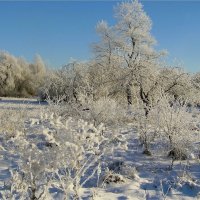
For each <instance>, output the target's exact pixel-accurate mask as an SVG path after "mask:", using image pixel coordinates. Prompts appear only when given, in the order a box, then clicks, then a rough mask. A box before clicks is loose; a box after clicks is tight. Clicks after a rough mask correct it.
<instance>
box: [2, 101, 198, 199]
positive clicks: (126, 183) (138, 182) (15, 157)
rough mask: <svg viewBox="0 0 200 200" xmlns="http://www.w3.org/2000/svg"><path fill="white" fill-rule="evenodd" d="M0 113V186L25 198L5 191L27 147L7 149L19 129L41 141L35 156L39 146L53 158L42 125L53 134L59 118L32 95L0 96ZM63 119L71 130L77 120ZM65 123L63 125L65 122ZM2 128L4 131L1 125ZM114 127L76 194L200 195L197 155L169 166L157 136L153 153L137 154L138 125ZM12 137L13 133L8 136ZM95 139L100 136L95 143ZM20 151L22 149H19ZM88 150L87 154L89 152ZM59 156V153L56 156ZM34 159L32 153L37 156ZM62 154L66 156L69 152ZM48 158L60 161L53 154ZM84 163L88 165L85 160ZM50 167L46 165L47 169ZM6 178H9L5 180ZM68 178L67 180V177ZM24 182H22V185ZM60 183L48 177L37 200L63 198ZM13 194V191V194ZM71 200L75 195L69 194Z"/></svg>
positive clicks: (31, 140) (139, 149) (60, 124)
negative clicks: (16, 97)
mask: <svg viewBox="0 0 200 200" xmlns="http://www.w3.org/2000/svg"><path fill="white" fill-rule="evenodd" d="M194 112H195V115H199V114H200V112H199V111H198V110H196V109H195V110H194ZM44 113H45V114H44ZM0 117H1V118H0V120H1V127H0V131H1V132H0V152H1V154H0V191H1V192H2V191H4V192H5V191H8V192H7V193H6V195H7V199H28V198H25V197H20V198H19V197H17V195H16V198H15V197H12V196H9V192H10V191H11V188H10V185H9V184H11V185H12V184H13V188H15V187H16V185H15V184H14V182H13V181H14V180H15V179H11V174H13V171H15V170H21V169H22V166H24V165H21V162H23V161H22V160H21V159H20V158H26V156H28V155H29V156H30V154H28V151H29V149H26V148H27V147H25V146H23V145H24V144H21V146H23V147H24V149H23V152H22V153H19V152H21V150H22V149H21V148H19V152H15V151H13V150H10V145H13V143H14V142H15V141H16V142H18V143H19V144H20V142H23V141H22V140H21V138H22V136H21V135H20V134H21V133H20V131H22V129H24V130H25V131H26V137H27V138H28V139H27V141H29V144H30V143H34V144H35V145H36V146H39V145H40V147H41V148H40V153H41V154H40V157H38V159H40V158H41V160H40V162H41V163H42V161H43V160H42V159H44V160H46V157H42V151H43V150H44V152H45V155H48V156H49V159H54V155H53V156H52V155H49V154H48V153H47V151H46V150H45V148H46V147H45V148H44V147H43V143H42V142H44V141H49V143H48V144H49V145H48V148H52V149H53V148H54V147H52V146H53V140H54V139H55V138H53V137H51V138H50V136H51V134H50V132H48V134H49V135H48V134H47V135H48V137H49V138H47V136H45V137H44V135H45V134H46V132H45V131H46V130H47V129H48V130H52V131H55V129H57V130H56V131H57V134H59V133H60V132H61V130H64V128H63V124H64V121H62V119H61V118H59V117H56V116H53V114H50V113H49V112H48V105H47V103H45V102H43V103H39V102H38V101H37V100H34V99H13V98H2V99H1V100H0ZM47 119H50V120H47ZM66 123H68V129H67V128H65V129H67V130H72V128H73V126H75V124H76V120H74V119H69V120H68V122H66ZM69 123H71V124H69ZM196 125H197V127H199V125H200V123H199V122H198V121H196ZM65 126H67V125H66V124H65ZM5 127H6V129H7V130H5ZM69 127H71V128H69ZM75 129H76V128H75ZM75 129H73V130H75ZM90 129H92V127H90ZM90 129H88V130H90ZM116 131H117V132H118V133H117V136H116V137H115V140H116V139H118V142H116V143H114V142H113V143H112V145H111V143H109V144H108V145H107V146H103V148H107V150H105V153H104V154H102V156H101V157H100V156H99V157H98V159H99V161H98V162H94V163H93V164H92V165H91V166H89V167H88V168H87V167H86V168H87V170H85V173H83V174H84V175H83V176H82V179H83V180H82V182H84V181H85V180H86V179H87V178H86V179H84V176H90V175H87V173H89V174H91V171H93V172H94V173H93V172H92V173H93V174H92V176H91V178H90V179H88V181H85V183H84V184H83V185H81V187H79V188H78V194H79V195H80V199H85V200H86V199H95V200H100V199H101V200H103V199H104V200H107V199H109V200H126V199H127V200H129V199H130V200H131V199H132V200H134V199H135V200H137V199H138V200H139V199H141V200H143V199H149V200H150V199H151V200H156V199H158V200H159V199H177V200H178V199H180V200H186V199H188V200H191V199H200V160H199V159H197V156H196V155H191V156H190V158H189V159H187V160H182V161H180V160H179V161H174V164H173V167H171V163H172V161H171V158H168V157H166V155H165V154H164V152H163V150H162V149H163V148H161V147H162V141H161V142H160V143H159V144H158V143H152V146H151V149H152V156H148V155H144V154H142V146H141V144H140V142H139V140H138V134H137V128H136V127H134V125H133V124H131V123H130V124H129V125H127V126H126V127H121V128H118V130H115V132H116ZM7 132H11V133H12V134H16V135H17V136H16V135H15V136H12V135H11V136H9V137H6V134H7ZM41 132H42V133H43V134H44V135H43V136H42V135H40V133H41ZM94 132H95V131H94ZM195 132H196V133H199V130H197V129H196V130H195ZM92 133H93V132H92ZM111 134H112V133H111V130H105V133H104V138H110V135H111ZM40 136H41V137H40ZM12 137H13V138H14V139H13V140H12ZM17 137H18V138H19V140H18V139H17ZM23 137H25V136H23ZM10 138H11V139H10ZM36 138H37V139H36ZM64 138H65V137H63V139H64ZM6 140H7V141H6ZM11 140H12V141H11ZM42 140H43V141H42ZM60 141H62V140H60ZM99 141H100V139H99V140H98V142H99ZM101 141H103V140H101ZM105 141H106V140H105ZM12 142H13V143H12ZM63 142H68V141H63ZM69 142H70V140H69ZM98 142H96V143H98ZM198 142H199V141H196V144H197V143H198ZM8 143H9V144H8ZM99 143H100V142H99ZM46 144H47V143H46ZM196 144H195V145H196ZM59 145H60V146H62V144H60V143H59V142H58V144H57V146H59ZM66 145H67V144H66ZM101 145H103V142H102V143H101V144H100V145H99V146H98V150H101ZM46 146H47V145H46ZM28 147H29V146H28ZM79 147H80V146H79ZM55 148H56V147H55ZM25 150H26V152H24V151H25ZM77 150H79V149H77ZM102 151H103V150H102ZM48 152H49V150H48ZM50 152H51V151H50ZM53 152H54V151H53ZM63 152H64V151H63ZM88 152H89V151H88ZM158 152H159V154H158ZM26 153H27V154H26ZM46 153H47V154H46ZM99 154H100V153H99ZM56 155H57V154H55V157H56ZM87 155H92V154H89V153H88V154H87ZM20 156H21V157H20ZM51 156H52V157H51ZM59 156H60V155H59ZM59 156H58V158H60V157H59ZM67 156H69V155H67ZM34 158H37V156H36V157H34ZM67 158H68V159H70V157H67ZM52 161H53V162H59V160H57V158H55V160H52ZM81 161H84V160H81ZM81 161H80V162H81ZM100 162H101V166H102V168H101V169H99V167H97V165H99V164H97V163H100ZM85 163H86V164H88V165H89V164H90V163H87V162H85ZM54 164H55V163H54ZM26 165H27V166H28V163H27V162H26V163H25V166H24V167H25V168H26V167H27V166H26ZM19 166H20V167H19ZM47 166H49V165H47ZM63 166H64V165H63ZM61 168H62V166H61ZM95 168H97V170H94V169H95ZM28 169H30V168H28ZM28 169H26V173H29V172H28ZM39 169H40V168H39V167H38V168H36V172H35V173H36V174H37V173H39V172H37V170H39ZM45 170H46V169H45ZM99 170H100V171H99ZM106 170H109V172H106ZM52 171H53V170H52V169H51V172H52ZM41 174H43V172H41ZM97 179H98V181H97ZM10 180H12V181H11V182H9V181H10ZM62 180H63V179H62ZM15 181H16V180H15ZM80 182H81V181H80ZM68 183H69V184H70V182H68ZM25 184H28V182H27V181H26V182H25ZM26 186H27V185H25V186H24V187H26ZM61 188H62V187H61V186H60V185H59V184H55V183H54V182H53V183H52V182H51V184H50V186H49V188H48V189H49V191H50V195H49V196H48V195H46V196H45V195H44V196H43V198H38V199H68V197H66V196H65V195H64V192H63V191H64V190H61ZM14 193H15V192H14ZM14 193H12V195H13V194H14ZM2 194H3V193H2ZM71 198H72V197H69V199H71ZM0 199H3V196H1V197H0ZM74 199H77V198H75V197H74Z"/></svg>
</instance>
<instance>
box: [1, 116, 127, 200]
mask: <svg viewBox="0 0 200 200" xmlns="http://www.w3.org/2000/svg"><path fill="white" fill-rule="evenodd" d="M103 130H104V126H103V124H99V126H97V127H95V126H94V125H93V124H89V123H87V122H85V121H83V120H78V121H77V120H75V121H74V120H73V119H72V118H69V119H67V120H64V119H63V118H62V117H60V116H56V115H55V114H54V113H52V114H51V115H49V114H47V113H46V114H41V117H40V118H39V119H38V118H31V119H29V120H28V121H26V122H25V128H24V130H22V131H15V134H13V135H12V137H11V138H7V139H6V140H7V142H5V147H4V148H5V150H6V151H7V153H9V154H10V155H13V154H14V155H15V156H16V157H17V158H18V160H17V166H18V167H17V168H15V169H10V172H11V179H10V181H9V182H7V183H5V185H6V188H7V190H5V191H4V192H2V194H1V195H4V196H5V198H7V199H9V198H11V197H12V198H14V199H15V198H18V197H21V198H24V199H26V198H31V199H36V198H37V199H40V198H41V199H42V198H44V199H45V198H46V199H48V198H50V196H51V195H55V194H51V189H52V188H54V191H57V192H58V193H60V194H62V195H63V196H64V197H65V198H68V197H69V196H74V198H75V197H78V196H79V188H80V187H82V186H84V185H85V184H87V182H88V181H89V180H90V179H92V178H94V177H96V178H95V179H96V181H98V179H99V178H98V177H99V176H101V173H102V172H101V165H102V164H103V163H104V164H103V165H104V167H105V166H106V163H105V162H104V161H105V157H106V156H107V157H108V156H109V155H110V154H112V152H111V151H110V147H111V146H113V147H112V148H113V149H115V148H120V145H122V146H123V144H121V143H120V141H121V140H118V139H117V138H118V135H117V134H112V133H107V134H102V132H103ZM6 140H4V141H6Z"/></svg>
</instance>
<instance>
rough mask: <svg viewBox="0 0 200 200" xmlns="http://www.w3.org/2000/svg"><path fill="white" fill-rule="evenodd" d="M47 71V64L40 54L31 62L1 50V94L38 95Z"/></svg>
mask: <svg viewBox="0 0 200 200" xmlns="http://www.w3.org/2000/svg"><path fill="white" fill-rule="evenodd" d="M45 73H46V69H45V64H44V62H43V61H42V58H41V57H40V56H37V57H36V60H35V62H34V63H33V64H30V63H28V62H27V61H26V60H25V59H23V58H20V57H15V56H13V55H11V54H9V53H7V52H0V95H1V96H21V97H28V96H31V95H36V93H37V90H38V88H39V87H40V86H41V85H42V84H43V82H44V76H45Z"/></svg>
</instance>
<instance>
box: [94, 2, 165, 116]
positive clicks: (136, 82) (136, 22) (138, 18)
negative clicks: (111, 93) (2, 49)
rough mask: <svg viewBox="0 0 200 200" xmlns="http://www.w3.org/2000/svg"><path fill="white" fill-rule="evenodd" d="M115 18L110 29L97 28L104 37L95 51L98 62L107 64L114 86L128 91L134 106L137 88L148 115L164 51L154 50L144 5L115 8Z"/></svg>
mask: <svg viewBox="0 0 200 200" xmlns="http://www.w3.org/2000/svg"><path fill="white" fill-rule="evenodd" d="M115 16H116V19H117V23H116V24H115V25H114V26H112V27H109V26H108V25H107V23H106V22H100V23H99V24H98V26H97V27H98V29H97V30H98V33H100V38H101V40H100V44H98V45H96V49H95V50H96V51H95V53H96V57H97V60H99V59H100V60H101V61H102V62H100V63H101V65H102V63H104V68H105V69H107V71H108V69H111V72H112V73H110V74H112V76H108V78H107V79H109V83H110V84H112V83H114V81H115V82H117V83H118V84H117V87H118V90H119V91H120V90H123V91H124V95H125V96H126V99H127V102H128V104H129V105H131V104H133V94H132V92H133V89H134V90H135V91H138V92H136V95H137V96H138V97H139V100H140V101H141V102H142V103H143V104H144V107H145V108H146V113H147V114H148V110H147V108H148V107H150V103H151V102H150V101H151V100H150V96H151V93H152V92H153V91H154V89H155V88H156V87H157V85H158V83H157V69H158V64H159V63H158V58H159V57H160V56H161V54H162V52H157V51H156V50H155V49H154V45H155V39H154V38H153V37H152V35H151V33H150V31H151V24H152V23H151V20H150V18H149V17H148V16H147V14H146V13H145V12H144V10H143V7H142V4H141V3H139V2H138V1H131V2H122V3H120V4H118V6H117V7H116V9H115ZM98 63H99V62H98ZM113 79H114V80H113ZM120 88H121V89H120ZM115 91H116V92H117V90H115ZM136 95H135V96H136Z"/></svg>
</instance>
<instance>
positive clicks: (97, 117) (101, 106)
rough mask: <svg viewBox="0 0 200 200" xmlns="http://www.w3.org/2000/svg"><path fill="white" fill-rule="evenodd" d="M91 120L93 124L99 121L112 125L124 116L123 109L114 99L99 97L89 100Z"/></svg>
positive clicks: (120, 120)
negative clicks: (95, 99)
mask: <svg viewBox="0 0 200 200" xmlns="http://www.w3.org/2000/svg"><path fill="white" fill-rule="evenodd" d="M88 108H89V114H90V118H91V120H93V121H94V124H95V125H98V124H100V123H104V124H108V125H113V124H117V123H121V122H122V121H123V120H124V118H125V109H124V110H123V108H122V107H121V106H120V105H119V104H118V103H117V102H116V101H115V100H114V99H109V98H100V99H99V100H97V101H90V102H89V104H88Z"/></svg>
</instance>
